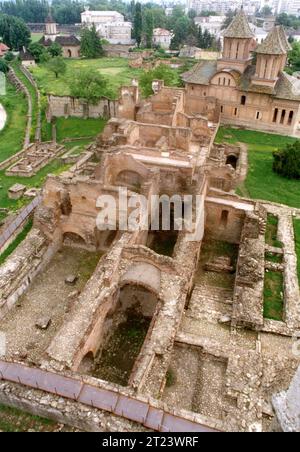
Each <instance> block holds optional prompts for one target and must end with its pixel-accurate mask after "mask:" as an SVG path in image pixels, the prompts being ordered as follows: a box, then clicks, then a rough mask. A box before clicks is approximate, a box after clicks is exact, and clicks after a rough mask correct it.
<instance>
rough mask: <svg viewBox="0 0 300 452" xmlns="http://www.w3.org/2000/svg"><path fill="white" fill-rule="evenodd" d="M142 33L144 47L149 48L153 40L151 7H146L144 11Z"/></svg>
mask: <svg viewBox="0 0 300 452" xmlns="http://www.w3.org/2000/svg"><path fill="white" fill-rule="evenodd" d="M143 28H144V33H145V41H146V47H147V48H148V49H151V47H152V40H153V14H152V11H151V9H146V11H145V13H144V27H143Z"/></svg>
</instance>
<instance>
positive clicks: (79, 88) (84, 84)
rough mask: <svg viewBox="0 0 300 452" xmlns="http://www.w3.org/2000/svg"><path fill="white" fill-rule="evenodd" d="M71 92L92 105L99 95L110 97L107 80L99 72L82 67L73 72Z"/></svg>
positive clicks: (98, 98)
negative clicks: (82, 68)
mask: <svg viewBox="0 0 300 452" xmlns="http://www.w3.org/2000/svg"><path fill="white" fill-rule="evenodd" d="M71 94H72V96H74V97H79V98H81V99H84V100H85V101H86V102H87V103H88V104H92V105H94V104H96V103H97V102H98V101H99V100H100V99H101V97H104V96H106V97H111V92H110V89H109V87H108V83H107V80H106V79H105V78H104V77H103V75H101V74H99V72H97V71H95V70H90V69H84V70H81V71H79V72H77V73H76V74H75V78H74V80H73V83H72V86H71Z"/></svg>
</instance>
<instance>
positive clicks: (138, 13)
mask: <svg viewBox="0 0 300 452" xmlns="http://www.w3.org/2000/svg"><path fill="white" fill-rule="evenodd" d="M142 33H143V16H142V5H141V4H140V3H137V4H136V5H135V12H134V20H133V36H134V39H135V40H136V43H137V45H138V47H140V45H141V42H142Z"/></svg>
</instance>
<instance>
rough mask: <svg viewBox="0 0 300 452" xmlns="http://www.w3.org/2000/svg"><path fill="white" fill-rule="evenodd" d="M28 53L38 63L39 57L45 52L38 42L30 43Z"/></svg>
mask: <svg viewBox="0 0 300 452" xmlns="http://www.w3.org/2000/svg"><path fill="white" fill-rule="evenodd" d="M28 50H29V52H30V53H31V55H32V56H33V58H34V59H35V61H37V62H38V63H39V62H40V61H41V56H42V55H43V53H44V52H45V48H44V46H42V44H40V43H39V42H32V43H31V44H30V46H29V47H28Z"/></svg>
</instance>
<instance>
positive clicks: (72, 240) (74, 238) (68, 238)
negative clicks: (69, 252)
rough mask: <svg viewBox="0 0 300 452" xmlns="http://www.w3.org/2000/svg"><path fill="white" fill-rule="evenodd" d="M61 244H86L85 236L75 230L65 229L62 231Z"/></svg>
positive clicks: (79, 245)
mask: <svg viewBox="0 0 300 452" xmlns="http://www.w3.org/2000/svg"><path fill="white" fill-rule="evenodd" d="M63 244H64V245H69V246H77V247H81V246H86V240H85V238H84V237H83V236H82V235H81V234H79V233H78V232H76V231H65V232H64V233H63Z"/></svg>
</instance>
